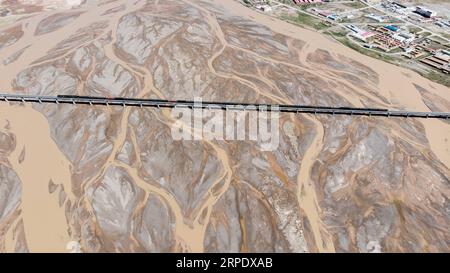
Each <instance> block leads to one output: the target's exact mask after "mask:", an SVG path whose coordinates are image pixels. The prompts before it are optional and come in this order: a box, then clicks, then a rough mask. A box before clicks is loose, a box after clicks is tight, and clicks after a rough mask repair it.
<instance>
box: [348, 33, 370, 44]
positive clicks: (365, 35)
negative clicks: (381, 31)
mask: <svg viewBox="0 0 450 273" xmlns="http://www.w3.org/2000/svg"><path fill="white" fill-rule="evenodd" d="M350 36H352V37H355V38H356V39H358V40H361V41H363V42H367V41H369V40H370V38H372V37H374V36H375V33H373V32H370V31H364V32H355V33H351V34H350Z"/></svg>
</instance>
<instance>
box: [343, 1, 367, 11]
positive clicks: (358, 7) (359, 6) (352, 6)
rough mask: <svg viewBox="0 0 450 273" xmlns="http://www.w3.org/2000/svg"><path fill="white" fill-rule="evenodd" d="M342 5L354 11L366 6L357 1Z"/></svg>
mask: <svg viewBox="0 0 450 273" xmlns="http://www.w3.org/2000/svg"><path fill="white" fill-rule="evenodd" d="M343 4H344V5H345V6H347V7H351V8H354V9H360V8H364V7H365V6H366V4H364V3H362V2H359V1H353V2H348V3H343Z"/></svg>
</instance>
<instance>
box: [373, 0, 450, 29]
mask: <svg viewBox="0 0 450 273" xmlns="http://www.w3.org/2000/svg"><path fill="white" fill-rule="evenodd" d="M381 7H382V8H383V9H385V10H386V11H388V12H392V13H395V14H398V15H399V16H400V17H401V18H402V19H405V20H408V21H410V22H413V23H434V24H436V25H437V26H439V27H441V28H446V27H447V28H450V21H449V20H448V18H443V17H440V16H438V13H437V12H436V11H434V10H432V9H429V8H427V7H424V6H411V7H408V6H405V5H404V4H402V3H399V2H395V1H385V2H382V3H381Z"/></svg>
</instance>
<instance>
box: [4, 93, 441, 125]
mask: <svg viewBox="0 0 450 273" xmlns="http://www.w3.org/2000/svg"><path fill="white" fill-rule="evenodd" d="M0 101H3V102H23V103H26V102H31V103H54V104H60V103H61V104H75V105H76V104H84V105H117V106H133V107H156V108H176V107H180V108H191V109H198V108H200V109H221V110H225V111H226V110H242V111H268V112H271V111H277V112H287V113H308V114H324V115H350V116H352V115H354V116H378V117H400V118H409V117H411V118H437V119H449V118H450V112H417V111H405V110H389V109H381V108H355V107H329V106H312V105H283V104H249V103H238V102H214V101H201V102H200V101H189V100H173V101H171V100H156V99H135V98H108V97H91V96H75V95H58V96H41V95H24V94H23V95H22V94H2V93H0Z"/></svg>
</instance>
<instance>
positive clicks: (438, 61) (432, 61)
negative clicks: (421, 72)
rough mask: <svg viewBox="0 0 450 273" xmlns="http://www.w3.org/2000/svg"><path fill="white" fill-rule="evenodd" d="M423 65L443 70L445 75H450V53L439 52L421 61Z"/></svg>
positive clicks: (445, 51)
mask: <svg viewBox="0 0 450 273" xmlns="http://www.w3.org/2000/svg"><path fill="white" fill-rule="evenodd" d="M420 61H421V62H422V63H424V64H426V65H429V66H431V67H433V68H435V69H439V70H441V71H442V72H443V73H445V74H450V51H448V50H439V51H437V52H435V53H434V54H433V55H432V56H428V57H426V58H423V59H421V60H420Z"/></svg>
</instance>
